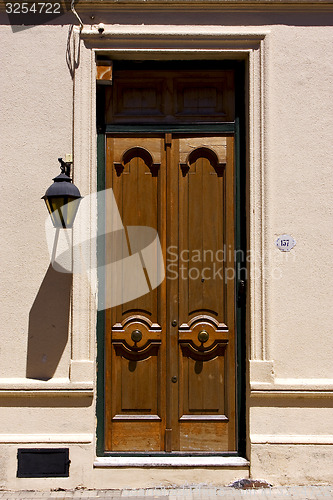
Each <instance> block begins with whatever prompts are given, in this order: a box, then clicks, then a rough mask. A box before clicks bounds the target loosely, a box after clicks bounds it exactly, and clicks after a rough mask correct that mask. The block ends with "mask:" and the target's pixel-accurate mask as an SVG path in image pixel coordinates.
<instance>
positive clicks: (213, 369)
mask: <svg viewBox="0 0 333 500" xmlns="http://www.w3.org/2000/svg"><path fill="white" fill-rule="evenodd" d="M233 172H234V165H233V138H232V137H227V136H216V135H209V136H205V137H199V136H197V135H196V136H195V135H193V136H189V135H187V136H182V135H179V134H178V135H176V134H175V135H171V134H165V135H160V136H155V137H154V136H149V137H147V136H142V137H140V136H136V137H131V136H124V135H123V136H115V137H108V138H107V187H112V189H113V192H114V195H115V199H116V202H117V206H118V210H119V214H120V217H121V219H122V222H123V225H124V228H125V229H124V231H122V232H121V234H115V235H114V237H113V239H111V240H110V241H109V242H108V244H107V245H108V246H107V249H106V251H107V255H108V258H110V259H111V258H112V254H113V253H116V254H117V256H116V259H117V261H126V257H128V256H129V255H133V254H134V253H135V252H139V251H140V249H142V247H143V246H144V241H139V240H140V232H138V233H137V236H136V240H135V242H133V238H131V230H130V228H131V227H138V226H141V227H142V226H148V227H150V228H153V229H155V230H156V231H157V232H158V235H159V238H160V242H161V247H162V251H163V258H164V264H165V273H166V278H165V279H164V281H163V282H162V283H161V284H160V285H159V286H158V287H156V288H154V286H153V285H152V282H151V281H150V279H151V276H152V274H151V271H152V266H150V268H149V266H148V265H147V263H145V261H144V259H142V258H141V260H140V261H139V263H141V265H142V268H143V272H144V276H145V278H146V280H147V283H148V288H149V291H148V293H145V294H144V295H142V296H141V297H139V298H135V299H133V300H129V301H127V302H124V303H122V304H120V305H118V306H116V307H113V308H112V309H108V310H107V311H106V353H105V364H106V373H105V376H106V386H105V408H106V409H105V421H106V429H105V431H106V432H105V435H106V440H105V445H106V450H109V451H115V452H118V451H119V452H121V451H133V452H134V451H146V452H154V451H155V452H157V451H167V452H171V451H181V452H188V453H190V452H200V451H203V452H213V451H233V450H235V449H236V448H235V447H236V435H235V428H236V426H235V360H234V358H235V345H234V337H235V320H234V300H235V299H234V295H235V288H234V286H235V285H234V280H235V276H234V259H233V256H234V173H233ZM107 218H108V215H107ZM116 233H117V232H116ZM118 233H119V232H118ZM119 242H120V243H119ZM139 253H140V252H139ZM113 259H114V256H113ZM124 259H125V260H124ZM153 260H154V259H153ZM157 260H158V259H157ZM157 260H156V263H155V264H154V265H156V266H158V265H159V263H158V262H157ZM154 262H155V261H154ZM125 267H126V265H124V272H123V273H122V274H121V275H120V277H119V276H117V277H116V279H118V280H120V282H122V280H126V279H128V276H127V275H126V270H125ZM156 272H158V269H157V268H156ZM153 274H154V270H153ZM113 279H115V277H114V276H112V275H111V274H110V275H109V276H107V277H106V282H107V287H108V284H109V288H110V289H111V288H112V287H111V283H112V280H113ZM120 288H121V287H120Z"/></svg>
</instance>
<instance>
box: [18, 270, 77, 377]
mask: <svg viewBox="0 0 333 500" xmlns="http://www.w3.org/2000/svg"><path fill="white" fill-rule="evenodd" d="M72 281H73V275H72V274H70V273H61V272H58V271H55V270H54V269H53V267H52V265H51V264H50V266H49V268H48V270H47V272H46V274H45V277H44V280H43V282H42V284H41V286H40V289H39V290H38V293H37V295H36V298H35V301H34V303H33V305H32V307H31V309H30V313H29V329H28V351H27V366H26V376H27V378H33V379H39V380H49V379H50V378H52V377H53V375H54V373H55V371H56V369H57V366H58V364H59V361H60V359H61V356H62V354H63V352H64V349H65V347H66V344H67V342H68V332H69V318H70V302H71V289H72Z"/></svg>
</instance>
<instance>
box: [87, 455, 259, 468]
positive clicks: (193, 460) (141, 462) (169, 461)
mask: <svg viewBox="0 0 333 500" xmlns="http://www.w3.org/2000/svg"><path fill="white" fill-rule="evenodd" d="M249 465H250V462H249V461H248V460H246V458H242V457H219V456H214V457H212V456H210V457H209V456H201V457H200V456H195V457H194V456H192V457H170V456H168V457H149V456H147V457H134V456H132V457H129V456H123V457H114V456H113V457H97V458H96V459H95V461H94V467H102V468H107V467H147V468H148V467H149V468H152V467H172V468H173V467H189V468H190V467H210V468H211V467H213V468H233V467H237V468H239V467H249Z"/></svg>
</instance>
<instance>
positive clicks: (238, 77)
mask: <svg viewBox="0 0 333 500" xmlns="http://www.w3.org/2000/svg"><path fill="white" fill-rule="evenodd" d="M126 64H129V63H128V62H127V63H126ZM147 64H148V63H147ZM169 64H173V66H172V67H173V69H174V68H175V66H177V63H176V62H175V63H169ZM178 64H179V63H178ZM206 64H208V65H210V66H211V65H212V64H214V68H215V69H216V68H220V69H234V71H235V82H236V88H235V90H236V98H235V100H236V102H235V112H236V113H235V114H236V118H235V121H234V122H232V123H206V124H196V123H193V124H186V125H164V124H163V125H140V124H135V125H133V124H132V125H105V123H104V109H105V100H104V87H103V86H99V85H98V86H97V190H98V191H102V190H104V189H105V143H106V141H105V136H106V134H107V133H112V134H117V133H119V134H123V133H133V134H139V133H141V134H142V133H147V134H149V133H155V134H156V133H166V132H170V133H177V132H178V133H188V134H190V133H191V134H193V133H198V134H205V133H219V134H221V133H224V134H232V135H234V137H235V178H236V182H235V203H236V207H235V208H236V228H235V229H236V231H235V240H236V241H235V249H236V262H235V267H236V276H237V279H236V297H235V302H236V327H237V334H236V339H237V341H236V342H237V360H236V372H237V373H236V376H237V427H238V453H237V455H239V456H242V457H245V455H246V401H245V394H246V390H245V389H246V385H245V383H246V343H245V326H246V310H245V309H246V300H245V290H246V249H247V242H246V140H245V132H246V131H245V78H244V77H245V63H244V61H226V62H222V61H215V62H209V63H208V62H207V63H206ZM164 66H165V65H164ZM196 66H197V67H198V62H197V64H196ZM182 67H184V63H182ZM97 209H98V226H99V227H100V228H103V227H104V224H105V214H104V210H103V207H97ZM97 262H98V269H100V266H99V264H102V263H103V262H104V244H103V242H102V241H98V242H97ZM98 278H99V279H98V282H99V283H103V281H104V280H103V279H100V278H101V277H100V276H98ZM102 293H104V291H103V290H101V289H99V296H100V294H102ZM104 330H105V321H104V311H103V310H102V311H98V312H97V401H96V415H97V449H96V453H97V456H104V455H110V453H105V451H104V388H105V385H104ZM134 454H135V455H138V453H133V455H134ZM141 454H143V455H144V453H141ZM115 455H116V453H115ZM123 455H131V453H126V454H125V453H123ZM155 455H156V454H155ZM159 455H164V453H163V452H160V453H159ZM172 455H176V453H172ZM233 455H234V454H233Z"/></svg>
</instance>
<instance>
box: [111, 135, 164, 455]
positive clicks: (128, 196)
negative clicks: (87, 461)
mask: <svg viewBox="0 0 333 500" xmlns="http://www.w3.org/2000/svg"><path fill="white" fill-rule="evenodd" d="M107 153H108V172H107V177H108V179H109V180H110V181H111V182H110V187H112V189H113V192H114V196H115V200H116V202H117V206H118V210H119V214H120V217H121V219H122V223H123V225H124V231H123V232H122V234H121V235H120V236H119V235H117V234H115V235H114V237H113V236H112V235H111V239H110V244H109V246H108V247H107V252H108V254H109V260H111V259H112V256H113V255H114V254H116V255H117V263H118V264H119V266H120V267H119V268H120V271H119V272H118V273H117V275H116V276H115V273H113V275H111V274H110V275H109V276H107V283H109V287H108V288H109V289H111V288H112V285H113V280H115V279H117V280H118V281H119V287H117V291H119V289H126V280H131V285H132V287H133V289H134V290H140V286H142V282H143V283H144V285H145V286H146V293H144V294H143V295H142V296H139V297H135V298H133V299H132V300H126V297H125V298H124V300H123V301H122V303H120V304H119V305H118V306H116V307H113V308H112V309H111V310H109V311H107V314H106V330H107V333H106V377H107V382H106V448H107V449H108V450H112V451H130V450H136V451H141V450H146V451H159V450H160V449H161V448H163V442H164V428H165V391H164V390H163V383H164V384H165V380H164V377H165V375H164V372H165V366H164V365H165V360H164V358H165V346H164V344H165V342H164V338H165V308H163V307H161V304H162V303H165V298H164V297H165V284H162V285H161V286H160V287H158V288H156V287H155V286H152V283H151V281H153V280H154V277H156V275H157V274H158V272H159V268H160V265H161V262H160V261H159V259H158V256H157V254H156V258H155V254H154V253H152V252H151V251H150V252H148V254H146V253H145V252H147V247H150V248H151V245H152V244H153V239H154V237H155V235H156V231H157V232H158V234H163V233H165V228H164V225H165V222H164V219H163V208H162V206H163V201H162V198H163V196H164V191H165V188H164V187H163V183H164V181H163V178H164V177H165V161H164V160H163V154H164V143H163V140H162V138H160V137H155V138H147V137H142V138H140V139H138V138H137V137H126V136H124V137H121V138H117V139H115V138H111V137H109V138H108V142H107ZM121 238H122V240H121V243H119V242H118V240H119V239H121ZM147 255H148V256H149V260H148V258H147ZM128 256H129V257H130V258H134V257H136V258H137V262H136V265H137V267H138V268H139V270H140V272H137V273H136V272H135V275H134V276H133V273H132V276H129V275H128V272H127V274H126V268H127V265H126V257H128ZM122 262H123V267H122ZM122 271H123V272H122ZM127 299H128V297H127ZM163 380H164V382H163Z"/></svg>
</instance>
